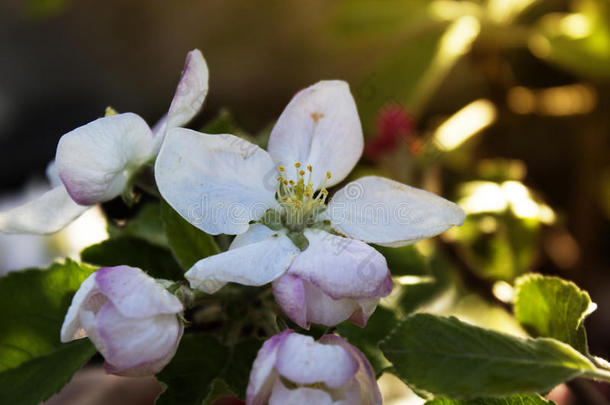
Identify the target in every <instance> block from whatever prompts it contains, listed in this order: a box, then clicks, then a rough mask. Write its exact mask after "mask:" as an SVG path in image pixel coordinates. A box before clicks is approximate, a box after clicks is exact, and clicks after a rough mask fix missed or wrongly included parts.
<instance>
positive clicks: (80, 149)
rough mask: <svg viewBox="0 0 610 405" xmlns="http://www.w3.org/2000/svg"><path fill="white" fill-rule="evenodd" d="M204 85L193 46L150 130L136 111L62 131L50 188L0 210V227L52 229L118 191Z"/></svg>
mask: <svg viewBox="0 0 610 405" xmlns="http://www.w3.org/2000/svg"><path fill="white" fill-rule="evenodd" d="M207 91H208V68H207V65H206V63H205V60H204V58H203V55H202V54H201V52H200V51H199V50H197V49H195V50H193V51H191V52H189V54H188V55H187V58H186V64H185V67H184V72H183V74H182V77H181V79H180V82H179V84H178V87H177V90H176V93H175V95H174V98H173V100H172V102H171V105H170V108H169V111H168V113H167V115H166V116H165V117H164V118H162V119H161V120H160V121H159V123H158V124H157V125H155V126H154V127H153V129H152V130H151V129H150V127H149V126H148V124H146V122H145V121H144V119H142V118H141V117H140V116H138V115H136V114H132V113H125V114H116V115H109V116H106V117H104V118H100V119H97V120H95V121H92V122H90V123H88V124H85V125H83V126H81V127H78V128H76V129H74V130H73V131H71V132H68V133H67V134H65V135H63V136H62V137H61V139H60V140H59V144H58V146H57V153H56V156H55V161H54V163H53V162H52V163H51V168H52V169H53V170H51V172H52V173H53V174H52V175H51V176H49V180H50V182H51V184H52V186H53V188H52V189H51V190H50V191H48V192H46V193H45V194H43V195H42V196H40V197H39V198H37V199H35V200H33V201H30V202H28V203H26V204H24V205H22V206H19V207H16V208H14V209H12V210H9V211H6V212H2V213H0V232H4V233H36V234H47V233H54V232H57V231H59V230H60V229H62V228H64V227H65V226H66V225H68V224H69V223H70V222H72V221H73V220H74V219H76V218H77V217H78V216H80V215H81V214H82V213H83V212H85V211H86V210H87V209H88V208H89V207H90V206H91V205H94V204H96V203H99V202H104V201H108V200H111V199H113V198H115V197H117V196H119V195H121V193H123V191H124V190H125V189H126V188H127V187H128V186H129V181H130V179H131V177H132V176H133V175H134V174H135V173H136V172H137V171H139V170H140V168H141V167H142V166H143V165H144V164H146V163H148V162H150V161H151V160H152V159H154V157H155V156H156V155H157V153H158V151H159V149H160V148H161V144H162V143H163V140H164V138H165V134H166V133H167V131H168V130H169V129H171V128H174V127H178V126H181V125H184V124H186V123H187V122H188V121H190V120H191V118H193V117H194V116H195V114H197V112H198V111H199V109H200V108H201V106H202V105H203V101H204V99H205V96H206V94H207ZM47 174H49V173H47ZM56 179H60V182H56ZM56 183H59V184H56Z"/></svg>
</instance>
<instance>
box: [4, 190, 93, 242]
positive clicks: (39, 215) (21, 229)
mask: <svg viewBox="0 0 610 405" xmlns="http://www.w3.org/2000/svg"><path fill="white" fill-rule="evenodd" d="M89 208H90V207H88V206H84V205H78V204H77V203H75V202H74V200H72V198H71V197H70V196H69V195H68V193H67V192H66V189H65V188H64V186H63V185H60V186H57V187H55V188H53V189H51V190H49V191H47V192H46V193H44V194H43V195H41V196H40V197H38V198H36V199H35V200H32V201H29V202H27V203H25V204H23V205H21V206H18V207H15V208H13V209H11V210H8V211H4V212H0V232H4V233H34V234H49V233H55V232H57V231H59V230H61V229H62V228H64V227H65V226H67V225H68V224H69V223H70V222H72V221H74V220H75V219H76V218H78V217H79V216H80V215H81V214H82V213H83V212H85V211H87V209H89Z"/></svg>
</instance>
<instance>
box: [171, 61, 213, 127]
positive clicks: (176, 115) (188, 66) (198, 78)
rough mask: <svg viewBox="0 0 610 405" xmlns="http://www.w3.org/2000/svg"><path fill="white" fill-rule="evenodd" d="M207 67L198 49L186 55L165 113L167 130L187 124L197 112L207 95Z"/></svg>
mask: <svg viewBox="0 0 610 405" xmlns="http://www.w3.org/2000/svg"><path fill="white" fill-rule="evenodd" d="M208 77H209V72H208V65H207V64H206V62H205V59H204V58H203V55H202V54H201V51H200V50H199V49H194V50H192V51H190V52H189V53H188V54H187V55H186V62H185V64H184V70H183V72H182V77H181V78H180V82H179V83H178V88H177V89H176V93H175V95H174V99H173V100H172V104H171V105H170V107H169V111H168V113H167V127H168V129H171V128H175V127H181V126H182V125H184V124H187V123H188V122H189V121H190V120H191V119H192V118H193V117H194V116H195V114H197V113H198V112H199V110H200V109H201V106H202V105H203V101H204V100H205V96H206V95H207V94H208Z"/></svg>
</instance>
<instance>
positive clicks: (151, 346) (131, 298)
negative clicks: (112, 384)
mask: <svg viewBox="0 0 610 405" xmlns="http://www.w3.org/2000/svg"><path fill="white" fill-rule="evenodd" d="M182 310H183V307H182V303H181V302H180V301H179V300H178V298H176V297H175V296H173V295H172V294H170V293H169V292H168V291H167V290H165V289H164V288H163V287H162V286H161V285H160V284H158V283H157V282H156V281H155V280H154V279H153V278H151V277H149V276H148V275H146V273H144V272H143V271H142V270H140V269H137V268H134V267H129V266H117V267H104V268H101V269H99V270H98V271H96V272H95V273H93V274H92V275H91V276H89V277H88V278H87V279H86V280H85V281H84V282H83V283H82V285H81V286H80V288H79V289H78V291H77V292H76V294H75V295H74V298H73V299H72V304H71V305H70V308H69V309H68V313H67V314H66V317H65V319H64V323H63V325H62V328H61V341H62V342H68V341H70V340H74V339H77V338H80V337H85V336H88V337H89V339H90V340H91V341H92V342H93V344H94V345H95V347H96V348H97V349H98V350H99V352H100V353H101V354H102V355H103V356H104V359H105V360H106V363H105V364H104V367H105V369H106V372H108V373H111V374H118V375H125V376H142V375H152V374H155V373H157V372H159V371H160V370H161V369H162V368H163V367H165V365H166V364H167V363H169V361H170V360H171V359H172V357H173V356H174V354H175V353H176V349H177V348H178V343H179V342H180V338H181V337H182V332H183V330H184V325H183V323H182V321H181V320H179V319H178V316H177V314H178V313H180V312H182Z"/></svg>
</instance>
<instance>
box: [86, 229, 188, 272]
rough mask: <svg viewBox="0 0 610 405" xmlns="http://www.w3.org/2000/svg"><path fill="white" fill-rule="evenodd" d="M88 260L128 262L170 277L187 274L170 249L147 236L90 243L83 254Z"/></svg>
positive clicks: (108, 263) (115, 263)
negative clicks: (144, 237) (156, 243)
mask: <svg viewBox="0 0 610 405" xmlns="http://www.w3.org/2000/svg"><path fill="white" fill-rule="evenodd" d="M80 256H81V259H82V260H83V261H85V262H88V263H91V264H95V265H98V266H120V265H127V266H132V267H138V268H140V269H142V270H144V271H146V272H147V273H148V274H150V275H151V276H152V277H155V278H163V279H167V280H180V279H182V278H183V276H182V274H183V271H182V268H181V267H180V265H179V264H178V263H177V262H176V260H175V259H174V257H173V256H172V252H171V251H170V250H169V249H166V248H163V247H160V246H156V245H153V244H151V243H149V242H147V241H145V240H143V239H139V238H133V237H119V238H116V239H108V240H105V241H103V242H101V243H98V244H96V245H92V246H89V247H88V248H86V249H85V250H83V251H82V252H81V254H80Z"/></svg>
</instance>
